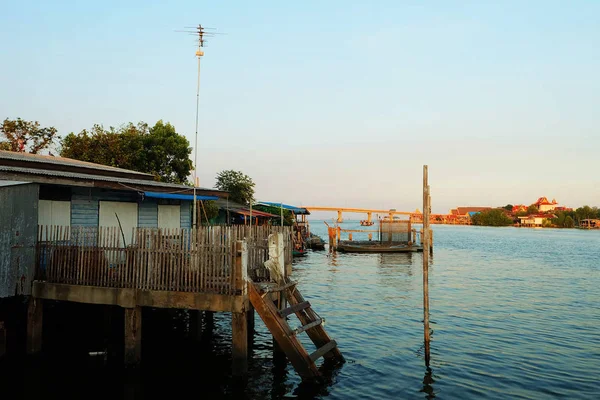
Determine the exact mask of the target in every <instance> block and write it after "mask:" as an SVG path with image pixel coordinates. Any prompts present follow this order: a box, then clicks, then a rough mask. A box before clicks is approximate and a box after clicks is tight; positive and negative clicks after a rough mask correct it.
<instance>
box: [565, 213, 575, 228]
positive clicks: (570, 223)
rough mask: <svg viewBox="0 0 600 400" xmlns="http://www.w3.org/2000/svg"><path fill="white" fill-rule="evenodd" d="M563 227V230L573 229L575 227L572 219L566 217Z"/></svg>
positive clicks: (568, 216)
mask: <svg viewBox="0 0 600 400" xmlns="http://www.w3.org/2000/svg"><path fill="white" fill-rule="evenodd" d="M563 227H565V228H574V227H575V221H574V220H573V218H571V216H570V215H567V217H566V218H565V222H564V224H563Z"/></svg>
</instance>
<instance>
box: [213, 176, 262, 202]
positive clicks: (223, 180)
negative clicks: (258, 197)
mask: <svg viewBox="0 0 600 400" xmlns="http://www.w3.org/2000/svg"><path fill="white" fill-rule="evenodd" d="M254 186H255V185H254V182H253V181H252V178H250V177H249V176H248V175H245V174H244V173H242V172H240V171H234V170H226V171H221V172H219V173H218V174H217V183H216V184H215V187H216V188H217V189H219V190H225V191H227V192H229V198H230V199H231V200H232V201H235V202H237V203H240V204H244V205H249V204H250V203H251V202H254Z"/></svg>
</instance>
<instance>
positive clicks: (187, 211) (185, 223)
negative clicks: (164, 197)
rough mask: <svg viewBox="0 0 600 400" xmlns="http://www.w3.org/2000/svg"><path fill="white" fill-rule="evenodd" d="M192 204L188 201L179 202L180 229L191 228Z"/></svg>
mask: <svg viewBox="0 0 600 400" xmlns="http://www.w3.org/2000/svg"><path fill="white" fill-rule="evenodd" d="M191 214H192V203H191V202H189V201H182V202H181V213H179V219H180V222H181V227H182V228H191V227H192V215H191Z"/></svg>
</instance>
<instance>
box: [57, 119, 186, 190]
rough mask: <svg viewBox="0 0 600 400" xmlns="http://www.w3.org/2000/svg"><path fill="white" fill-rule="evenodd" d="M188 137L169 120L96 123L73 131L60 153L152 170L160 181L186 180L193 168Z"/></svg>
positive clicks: (126, 167)
mask: <svg viewBox="0 0 600 400" xmlns="http://www.w3.org/2000/svg"><path fill="white" fill-rule="evenodd" d="M191 152H192V149H191V148H190V147H189V142H188V140H187V139H186V138H185V137H184V136H182V135H179V134H178V133H177V132H176V130H175V127H174V126H173V125H171V124H169V123H166V124H165V123H164V122H163V121H162V120H160V121H158V122H157V123H156V124H155V125H154V126H153V127H151V128H149V127H148V124H146V123H144V122H139V123H138V124H137V125H134V124H132V123H129V124H127V125H125V126H123V127H121V128H118V129H116V128H113V127H109V128H108V129H105V128H104V127H103V126H102V125H94V126H93V127H92V129H91V130H89V131H87V130H85V129H84V130H83V131H81V132H79V133H78V134H74V133H70V134H69V135H67V136H66V137H65V138H64V140H63V142H62V152H61V156H63V157H68V158H74V159H77V160H81V161H89V162H93V163H98V164H103V165H110V166H113V167H119V168H125V169H131V170H134V171H139V172H146V173H150V174H153V175H154V177H155V179H156V180H157V181H162V182H172V183H185V182H187V178H188V176H189V174H190V171H191V169H192V161H191V160H190V159H189V155H190V154H191Z"/></svg>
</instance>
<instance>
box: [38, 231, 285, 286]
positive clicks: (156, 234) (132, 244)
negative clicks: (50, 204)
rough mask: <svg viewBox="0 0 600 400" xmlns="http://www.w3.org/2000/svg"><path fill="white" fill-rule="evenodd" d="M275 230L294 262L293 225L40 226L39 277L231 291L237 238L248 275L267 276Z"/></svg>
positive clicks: (76, 282) (79, 282) (84, 282)
mask: <svg viewBox="0 0 600 400" xmlns="http://www.w3.org/2000/svg"><path fill="white" fill-rule="evenodd" d="M274 232H283V233H284V243H286V262H287V260H289V262H291V247H292V246H291V245H290V240H291V230H290V228H289V227H283V228H282V227H271V226H260V227H249V226H208V227H201V228H199V229H197V230H193V229H157V228H134V229H133V230H132V232H130V233H129V237H127V236H126V234H125V232H123V231H121V230H120V229H119V228H118V227H68V226H67V227H63V226H40V227H39V230H38V241H37V273H36V276H37V279H39V280H45V281H47V282H51V283H64V284H72V285H88V286H101V287H115V288H135V289H143V290H166V291H182V292H208V293H219V294H229V295H233V294H235V290H234V289H233V288H234V285H233V283H234V281H235V277H234V276H233V275H234V274H233V272H232V271H233V268H232V266H233V265H234V264H235V261H236V260H235V258H236V256H238V255H237V252H236V251H235V245H236V242H237V241H238V240H246V242H247V245H248V246H247V247H248V252H247V257H248V275H249V276H250V277H251V278H253V279H257V280H260V279H266V278H268V272H267V271H266V269H265V268H264V265H263V263H264V261H266V260H267V258H268V248H267V239H268V236H269V234H270V233H274ZM288 252H289V258H288Z"/></svg>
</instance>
